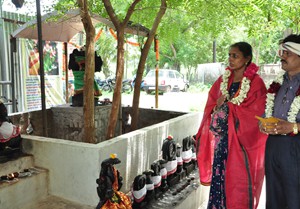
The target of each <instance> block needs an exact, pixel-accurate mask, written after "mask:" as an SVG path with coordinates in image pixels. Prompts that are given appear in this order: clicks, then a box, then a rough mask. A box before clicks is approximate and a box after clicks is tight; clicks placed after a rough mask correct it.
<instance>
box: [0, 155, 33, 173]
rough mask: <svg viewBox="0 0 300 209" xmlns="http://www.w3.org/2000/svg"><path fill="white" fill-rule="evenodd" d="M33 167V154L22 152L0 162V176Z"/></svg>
mask: <svg viewBox="0 0 300 209" xmlns="http://www.w3.org/2000/svg"><path fill="white" fill-rule="evenodd" d="M30 167H33V156H32V155H25V154H22V155H20V156H18V157H17V158H13V159H11V160H9V161H6V162H4V163H0V176H3V175H7V174H9V173H13V172H20V171H23V170H24V169H27V168H30Z"/></svg>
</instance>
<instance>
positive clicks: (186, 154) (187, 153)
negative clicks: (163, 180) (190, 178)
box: [182, 136, 195, 175]
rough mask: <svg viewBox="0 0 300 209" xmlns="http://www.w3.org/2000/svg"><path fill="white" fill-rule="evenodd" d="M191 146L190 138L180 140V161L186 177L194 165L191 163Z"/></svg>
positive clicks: (191, 140)
mask: <svg viewBox="0 0 300 209" xmlns="http://www.w3.org/2000/svg"><path fill="white" fill-rule="evenodd" d="M192 146H194V145H193V139H192V138H191V136H187V137H185V138H184V139H183V140H182V160H183V168H184V170H185V171H186V175H189V174H190V173H191V172H192V171H193V170H194V169H195V165H194V163H193V162H192V156H193V152H192Z"/></svg>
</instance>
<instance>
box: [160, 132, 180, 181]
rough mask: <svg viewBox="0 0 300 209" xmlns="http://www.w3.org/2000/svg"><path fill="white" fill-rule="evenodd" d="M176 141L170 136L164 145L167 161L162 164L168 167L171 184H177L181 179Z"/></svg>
mask: <svg viewBox="0 0 300 209" xmlns="http://www.w3.org/2000/svg"><path fill="white" fill-rule="evenodd" d="M176 152H177V148H176V143H175V141H174V140H173V137H172V136H168V137H167V138H166V139H165V140H164V141H163V145H162V157H163V159H164V160H166V161H167V162H166V163H164V164H162V165H163V166H164V167H165V168H166V169H167V181H168V185H169V186H173V185H175V184H177V183H178V182H179V180H180V178H179V175H177V173H176V170H177V158H176Z"/></svg>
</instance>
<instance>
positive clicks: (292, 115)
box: [265, 73, 300, 123]
mask: <svg viewBox="0 0 300 209" xmlns="http://www.w3.org/2000/svg"><path fill="white" fill-rule="evenodd" d="M283 75H284V73H283V74H281V75H279V76H278V77H277V78H276V79H275V80H274V81H273V82H272V83H271V85H270V87H269V88H268V93H267V104H266V110H265V112H266V118H269V117H271V116H272V114H273V110H274V100H275V96H276V95H277V93H278V91H279V89H280V87H281V85H282V83H283ZM299 111H300V86H299V88H298V90H297V92H296V96H295V98H294V100H293V102H292V104H291V107H290V110H289V112H288V117H287V120H288V121H289V122H291V123H296V117H297V114H298V112H299Z"/></svg>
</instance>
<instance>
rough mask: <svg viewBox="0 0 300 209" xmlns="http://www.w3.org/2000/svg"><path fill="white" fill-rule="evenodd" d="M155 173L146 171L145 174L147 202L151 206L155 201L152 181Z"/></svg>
mask: <svg viewBox="0 0 300 209" xmlns="http://www.w3.org/2000/svg"><path fill="white" fill-rule="evenodd" d="M153 173H154V172H153V171H152V170H148V171H144V172H143V174H145V175H146V189H147V194H146V197H145V201H146V202H147V204H149V203H150V202H151V201H152V200H153V199H155V191H154V183H153V181H152V180H151V176H152V174H153Z"/></svg>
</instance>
